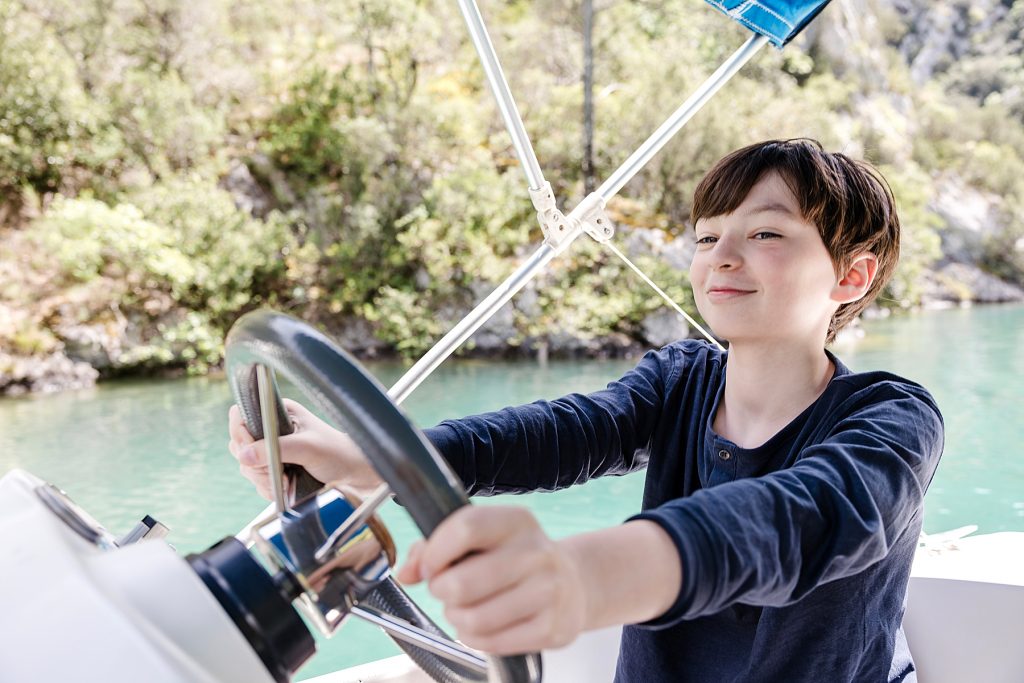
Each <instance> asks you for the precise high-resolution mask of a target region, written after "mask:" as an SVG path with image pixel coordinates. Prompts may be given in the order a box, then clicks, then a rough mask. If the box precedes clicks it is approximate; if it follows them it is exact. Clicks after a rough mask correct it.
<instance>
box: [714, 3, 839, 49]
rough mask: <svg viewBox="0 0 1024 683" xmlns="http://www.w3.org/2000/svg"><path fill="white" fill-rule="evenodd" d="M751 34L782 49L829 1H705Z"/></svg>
mask: <svg viewBox="0 0 1024 683" xmlns="http://www.w3.org/2000/svg"><path fill="white" fill-rule="evenodd" d="M705 1H706V2H707V3H708V4H709V5H711V6H712V7H714V8H715V9H717V10H719V11H721V12H724V13H725V14H727V15H728V16H730V17H732V18H733V19H735V20H736V21H738V22H739V23H741V24H743V25H744V26H746V27H747V28H748V29H750V30H751V31H753V32H754V33H759V34H760V35H762V36H765V37H766V38H768V40H769V41H771V43H772V45H774V46H775V47H782V46H783V45H785V44H786V43H788V42H789V41H790V40H792V39H793V37H794V36H796V34H798V33H800V31H802V30H803V28H804V26H807V24H809V23H810V22H811V19H813V18H814V17H815V16H816V15H817V14H818V12H820V11H821V10H822V9H824V8H825V5H827V4H828V3H829V0H705Z"/></svg>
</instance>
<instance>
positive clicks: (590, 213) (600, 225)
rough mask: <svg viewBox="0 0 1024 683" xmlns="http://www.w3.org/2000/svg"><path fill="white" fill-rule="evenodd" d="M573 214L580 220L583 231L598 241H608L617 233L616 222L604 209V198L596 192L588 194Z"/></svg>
mask: <svg viewBox="0 0 1024 683" xmlns="http://www.w3.org/2000/svg"><path fill="white" fill-rule="evenodd" d="M572 215H573V216H574V217H575V218H576V219H577V220H578V221H579V222H580V227H581V228H582V229H583V232H585V233H587V234H588V235H590V236H591V237H593V238H594V241H596V242H601V243H604V242H607V241H608V240H610V239H611V238H612V236H613V235H615V224H614V223H612V219H610V218H609V217H608V214H607V213H605V211H604V200H603V199H601V195H599V194H598V193H596V192H591V193H590V194H588V195H587V196H586V197H585V198H584V199H583V201H582V202H580V203H579V206H577V207H576V208H575V209H574V210H573V212H572Z"/></svg>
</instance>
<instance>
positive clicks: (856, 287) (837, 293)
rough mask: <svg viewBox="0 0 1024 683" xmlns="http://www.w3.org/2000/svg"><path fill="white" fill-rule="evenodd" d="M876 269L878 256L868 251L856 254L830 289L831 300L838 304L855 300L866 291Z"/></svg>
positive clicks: (873, 279) (869, 286)
mask: <svg viewBox="0 0 1024 683" xmlns="http://www.w3.org/2000/svg"><path fill="white" fill-rule="evenodd" d="M877 271H878V257H877V256H875V255H874V254H872V253H871V252H870V251H865V252H864V253H862V254H858V255H857V256H855V257H854V258H853V261H851V262H850V265H849V266H848V267H847V268H846V272H845V273H843V274H842V277H840V278H839V281H838V282H836V286H835V287H834V288H833V289H832V300H833V301H836V302H838V303H840V304H848V303H850V302H852V301H857V300H858V299H860V298H862V297H863V296H864V295H865V294H867V293H868V290H869V289H871V283H872V282H874V281H875V273H876V272H877Z"/></svg>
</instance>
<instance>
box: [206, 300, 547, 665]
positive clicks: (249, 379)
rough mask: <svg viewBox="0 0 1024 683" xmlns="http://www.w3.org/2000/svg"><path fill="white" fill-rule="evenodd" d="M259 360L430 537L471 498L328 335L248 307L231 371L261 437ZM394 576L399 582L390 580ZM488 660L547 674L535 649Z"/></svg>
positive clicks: (232, 336)
mask: <svg viewBox="0 0 1024 683" xmlns="http://www.w3.org/2000/svg"><path fill="white" fill-rule="evenodd" d="M257 365H265V366H267V367H270V368H272V369H273V370H274V371H275V372H276V373H278V374H280V375H282V376H283V377H285V378H287V379H288V380H289V381H291V382H292V383H293V384H295V386H297V387H298V388H299V389H300V390H302V391H303V393H304V394H305V395H306V396H307V397H308V398H309V399H310V400H311V401H312V402H313V403H314V404H315V405H316V406H317V408H319V410H320V411H321V414H322V415H323V417H324V418H325V419H326V420H327V421H328V422H329V423H331V424H332V425H334V426H335V427H337V428H339V429H342V430H343V431H345V432H347V433H348V435H349V436H350V437H351V438H352V440H353V441H354V442H355V443H356V445H358V446H359V448H360V449H361V450H362V451H363V453H364V454H365V455H366V456H367V459H368V460H369V461H370V464H371V465H372V466H373V468H374V469H375V470H376V471H377V473H378V474H379V475H380V476H381V478H382V479H384V481H385V482H387V484H388V485H389V487H390V488H391V490H392V491H393V492H394V493H395V496H396V498H397V499H398V500H400V501H401V503H402V505H403V507H405V508H406V510H407V511H408V513H409V516H410V517H412V519H413V522H414V523H415V524H416V526H417V528H418V529H419V530H420V533H421V534H423V536H424V537H425V538H426V537H429V536H430V534H432V533H433V531H434V529H436V528H437V526H438V525H439V524H440V523H441V522H442V521H443V520H444V519H445V517H447V516H448V515H450V514H451V513H452V512H454V511H455V510H457V509H458V508H460V507H462V506H464V505H468V504H469V498H468V496H467V495H466V493H465V490H464V488H463V486H462V483H461V482H460V481H459V479H458V477H456V476H455V474H454V473H453V472H452V471H451V468H450V467H448V464H447V462H445V460H444V458H443V457H442V456H441V454H440V453H438V451H437V449H436V448H434V446H433V444H431V443H430V441H429V440H427V438H426V437H425V436H424V435H423V433H422V432H421V431H420V430H419V429H418V428H416V427H415V425H413V423H412V422H411V421H410V420H409V418H408V417H406V415H405V414H404V413H403V411H402V410H401V409H400V408H399V407H398V406H397V405H396V404H395V403H394V402H393V401H392V400H391V399H390V398H389V397H388V395H387V391H386V390H385V389H384V388H383V387H382V386H381V385H380V383H379V382H377V380H376V379H374V378H373V376H372V375H370V374H369V373H368V372H366V371H365V370H364V369H363V368H362V366H361V365H360V364H359V363H358V362H357V361H356V360H355V359H354V358H352V357H351V356H350V355H349V354H348V353H347V352H345V351H344V350H343V349H341V348H340V347H338V346H337V345H336V344H335V343H334V342H333V341H331V340H330V339H329V338H328V337H327V336H325V335H323V334H322V333H320V332H318V331H317V330H315V329H313V328H312V327H310V326H309V325H308V324H306V323H304V322H302V321H301V320H298V319H296V318H293V317H291V316H289V315H285V314H283V313H277V312H274V311H268V310H260V311H254V312H252V313H248V314H246V315H244V316H242V317H241V318H239V320H238V321H237V322H236V323H235V324H234V325H233V326H232V328H231V330H230V331H229V332H228V336H227V339H226V341H225V370H226V373H227V376H228V382H229V384H230V385H231V390H232V393H233V395H234V397H235V401H236V403H237V404H238V406H239V409H240V411H241V412H242V415H243V417H244V418H245V420H246V423H247V425H248V427H249V429H250V431H251V432H253V436H257V438H259V437H261V436H262V422H261V420H260V410H259V401H258V393H257V389H256V379H255V368H256V366H257ZM277 412H278V423H279V424H280V425H282V427H286V428H287V431H290V419H289V418H288V416H287V413H286V412H285V410H284V406H283V404H282V403H281V402H280V399H278V402H277ZM284 431H285V430H282V433H284ZM300 469H301V468H300ZM301 472H302V474H303V475H304V476H305V480H304V482H303V487H304V488H306V489H307V490H308V489H310V488H312V489H314V490H315V488H318V486H317V485H318V484H319V482H317V481H316V480H315V479H313V478H312V477H311V476H310V475H308V473H306V472H305V470H302V471H301ZM388 581H389V582H391V583H392V584H393V587H397V584H396V583H394V582H393V580H392V579H388ZM390 587H391V586H389V588H390ZM410 602H411V601H410ZM414 607H415V606H414ZM416 610H418V608H416ZM416 610H413V612H412V613H413V614H415V613H416ZM419 614H420V615H422V612H421V611H420V612H419ZM414 659H415V660H416V661H417V663H418V664H420V665H421V666H422V665H423V663H422V662H420V661H419V660H418V659H416V658H415V657H414ZM488 661H489V664H490V668H491V672H490V675H489V676H488V678H489V679H492V676H493V679H494V680H497V681H500V682H501V683H535V682H537V681H539V680H540V678H541V674H540V671H541V661H540V655H539V654H537V653H532V654H525V655H516V656H510V657H490V656H489V657H488ZM428 673H429V672H428Z"/></svg>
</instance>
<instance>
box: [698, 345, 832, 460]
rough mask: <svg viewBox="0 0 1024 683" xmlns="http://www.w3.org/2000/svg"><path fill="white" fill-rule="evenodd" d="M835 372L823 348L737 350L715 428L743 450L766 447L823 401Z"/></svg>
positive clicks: (729, 364) (735, 347)
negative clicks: (807, 410) (781, 431)
mask: <svg viewBox="0 0 1024 683" xmlns="http://www.w3.org/2000/svg"><path fill="white" fill-rule="evenodd" d="M834 373H835V367H834V365H833V364H832V361H831V360H829V358H828V356H827V355H826V354H825V350H824V349H823V348H822V347H821V346H820V345H813V344H811V345H805V346H796V345H789V344H778V343H776V344H757V345H748V346H744V345H741V344H735V345H732V346H730V348H729V359H728V362H727V363H726V368H725V393H724V395H723V396H722V402H721V403H720V404H719V406H718V412H717V413H716V415H715V418H714V423H713V425H714V429H715V431H716V432H717V433H718V434H720V435H722V436H724V437H725V438H727V439H729V440H730V441H733V442H735V443H736V444H737V445H738V446H740V447H742V448H754V447H756V446H760V445H761V444H763V443H764V442H766V441H767V440H768V439H770V438H771V437H772V436H774V435H775V434H776V433H778V431H779V430H780V429H782V428H783V427H785V426H786V425H787V424H789V423H790V422H791V421H792V420H793V418H795V417H796V416H797V415H799V414H800V413H802V412H803V411H804V409H805V408H807V406H809V405H811V403H813V402H814V401H815V399H817V398H818V397H819V396H821V394H822V392H824V391H825V387H827V386H828V383H829V380H831V379H832V375H833V374H834Z"/></svg>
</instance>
